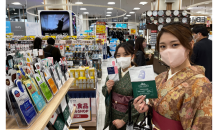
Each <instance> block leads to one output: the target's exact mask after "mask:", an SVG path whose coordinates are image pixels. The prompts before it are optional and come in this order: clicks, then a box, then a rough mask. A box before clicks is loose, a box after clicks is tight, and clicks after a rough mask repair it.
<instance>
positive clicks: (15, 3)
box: [11, 2, 21, 5]
mask: <svg viewBox="0 0 218 130" xmlns="http://www.w3.org/2000/svg"><path fill="white" fill-rule="evenodd" d="M11 4H13V5H21V3H19V2H14V3H11Z"/></svg>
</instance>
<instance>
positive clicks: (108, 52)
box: [107, 38, 112, 57]
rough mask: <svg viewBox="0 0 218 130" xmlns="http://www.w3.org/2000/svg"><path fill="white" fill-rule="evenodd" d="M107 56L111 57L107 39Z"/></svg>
mask: <svg viewBox="0 0 218 130" xmlns="http://www.w3.org/2000/svg"><path fill="white" fill-rule="evenodd" d="M108 54H109V56H110V57H111V56H112V55H111V52H110V39H109V38H107V55H108Z"/></svg>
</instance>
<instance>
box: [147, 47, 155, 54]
mask: <svg viewBox="0 0 218 130" xmlns="http://www.w3.org/2000/svg"><path fill="white" fill-rule="evenodd" d="M153 53H154V51H153V50H151V45H148V50H147V51H146V54H153Z"/></svg>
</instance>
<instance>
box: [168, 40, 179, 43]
mask: <svg viewBox="0 0 218 130" xmlns="http://www.w3.org/2000/svg"><path fill="white" fill-rule="evenodd" d="M173 42H179V40H173V41H170V43H173Z"/></svg>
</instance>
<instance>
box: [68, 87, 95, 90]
mask: <svg viewBox="0 0 218 130" xmlns="http://www.w3.org/2000/svg"><path fill="white" fill-rule="evenodd" d="M69 91H96V89H95V88H89V89H79V87H78V86H71V87H70V89H69Z"/></svg>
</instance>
